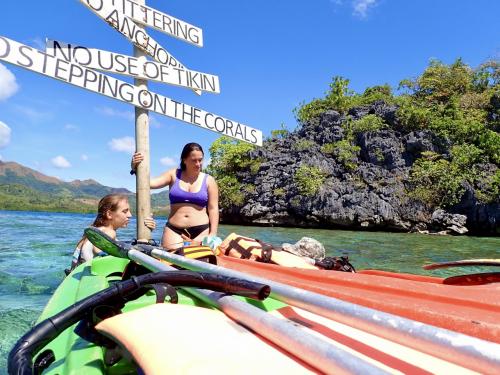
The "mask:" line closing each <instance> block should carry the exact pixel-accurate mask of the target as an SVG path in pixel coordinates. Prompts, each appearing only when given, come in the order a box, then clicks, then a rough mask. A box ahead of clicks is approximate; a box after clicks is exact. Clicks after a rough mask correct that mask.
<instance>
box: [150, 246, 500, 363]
mask: <svg viewBox="0 0 500 375" xmlns="http://www.w3.org/2000/svg"><path fill="white" fill-rule="evenodd" d="M146 249H147V251H151V255H153V256H155V257H157V258H161V259H164V260H167V261H169V262H171V263H173V264H176V265H178V266H180V267H183V268H186V269H190V270H193V271H205V272H214V273H217V274H220V275H224V276H230V277H238V278H243V279H247V280H251V281H255V282H259V283H263V284H267V285H269V286H270V287H271V297H272V298H275V299H277V300H279V301H282V302H284V303H287V304H289V305H293V306H297V307H300V308H302V309H304V310H307V311H310V312H312V313H315V314H318V315H321V316H324V317H326V318H329V319H335V320H337V321H340V322H341V323H344V324H347V325H351V326H353V325H354V326H358V327H360V326H361V327H362V328H363V329H364V330H366V331H368V332H370V333H373V334H375V335H379V336H383V337H385V338H387V339H389V340H393V341H396V342H398V343H400V344H403V345H406V346H410V347H413V348H414V349H417V350H420V351H423V352H425V353H428V354H431V355H439V356H440V357H441V358H444V359H446V360H450V361H453V359H454V358H455V357H456V356H457V354H458V355H462V356H463V355H465V356H467V357H469V358H470V359H471V361H473V362H471V363H474V364H476V368H478V369H488V368H491V366H500V345H499V344H496V343H493V342H489V341H485V340H481V339H478V338H475V337H471V336H468V335H464V334H462V333H458V332H453V331H450V330H447V329H443V328H438V327H435V326H431V325H428V324H424V323H421V322H417V321H413V320H411V319H406V318H403V317H399V316H396V315H393V314H389V313H385V312H382V311H378V310H374V309H370V308H367V307H364V306H359V305H355V304H353V303H349V302H345V301H342V300H339V299H336V298H332V297H327V296H323V295H321V294H318V293H314V292H310V291H306V290H303V289H300V288H294V287H290V286H288V285H284V284H281V283H278V282H275V281H272V280H268V279H264V278H261V277H257V276H253V275H249V274H245V273H243V272H239V271H234V270H230V269H227V268H223V267H218V266H215V265H212V264H208V263H204V262H200V261H197V260H194V259H189V258H186V257H182V256H178V255H175V254H172V253H169V252H166V251H163V250H160V249H158V248H154V247H152V246H147V247H146ZM332 272H334V271H332ZM457 343H460V345H457Z"/></svg>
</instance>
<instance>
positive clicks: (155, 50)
mask: <svg viewBox="0 0 500 375" xmlns="http://www.w3.org/2000/svg"><path fill="white" fill-rule="evenodd" d="M81 1H82V2H83V3H84V4H85V5H87V6H88V7H89V9H90V10H92V11H93V12H94V13H95V14H96V15H97V16H99V17H100V18H102V19H103V20H104V21H106V22H107V23H108V24H109V25H110V26H112V27H113V28H114V29H116V30H117V31H118V32H119V33H120V34H122V35H124V36H125V37H126V38H127V39H129V40H130V41H131V42H132V43H133V44H134V45H136V46H137V47H138V48H140V49H141V50H142V51H144V52H145V53H147V54H148V55H149V56H151V57H152V58H153V59H154V60H156V61H158V62H159V63H161V64H165V65H171V66H173V67H178V68H184V66H183V65H182V64H181V62H180V61H179V60H177V59H176V58H175V57H174V56H172V55H171V54H170V53H169V52H168V51H167V50H166V49H165V48H163V47H162V46H161V45H160V44H159V43H157V42H156V41H155V40H154V39H153V38H151V37H150V36H149V35H148V34H147V33H146V31H145V30H144V28H143V27H141V26H139V25H137V24H136V23H135V22H134V21H133V20H132V19H130V18H128V17H126V16H125V15H123V14H122V13H120V12H119V11H118V10H117V9H116V8H114V7H113V6H112V5H111V2H107V3H104V2H103V1H104V0H98V1H91V0H81ZM94 3H97V4H99V6H98V7H97V6H96V5H95V4H94Z"/></svg>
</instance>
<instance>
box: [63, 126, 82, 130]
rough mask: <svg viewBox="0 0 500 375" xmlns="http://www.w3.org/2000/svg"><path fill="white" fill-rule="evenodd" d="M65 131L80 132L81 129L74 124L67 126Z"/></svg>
mask: <svg viewBox="0 0 500 375" xmlns="http://www.w3.org/2000/svg"><path fill="white" fill-rule="evenodd" d="M64 129H65V130H70V131H78V130H80V128H79V127H78V126H76V125H74V124H66V125H64Z"/></svg>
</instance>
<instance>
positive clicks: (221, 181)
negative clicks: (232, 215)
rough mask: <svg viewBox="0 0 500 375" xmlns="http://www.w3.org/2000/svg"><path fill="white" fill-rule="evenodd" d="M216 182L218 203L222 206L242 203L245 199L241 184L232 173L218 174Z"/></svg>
mask: <svg viewBox="0 0 500 375" xmlns="http://www.w3.org/2000/svg"><path fill="white" fill-rule="evenodd" d="M217 184H218V185H219V205H220V206H221V207H222V208H232V207H233V206H241V205H243V203H244V201H245V195H244V194H243V184H242V183H241V182H239V181H238V179H237V178H236V177H235V176H234V175H226V176H220V177H219V178H218V179H217Z"/></svg>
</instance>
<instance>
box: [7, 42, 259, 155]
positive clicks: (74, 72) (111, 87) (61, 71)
mask: <svg viewBox="0 0 500 375" xmlns="http://www.w3.org/2000/svg"><path fill="white" fill-rule="evenodd" d="M0 60H3V61H6V62H8V63H11V64H14V65H18V66H20V67H23V68H25V69H28V70H31V71H34V72H37V73H40V74H43V75H46V76H49V77H52V78H56V79H58V80H61V81H63V82H66V83H69V84H72V85H75V86H78V87H81V88H84V89H87V90H90V91H93V92H96V93H99V94H101V95H105V96H108V97H110V98H114V99H117V100H120V101H123V102H125V103H129V104H133V105H135V106H137V107H141V108H144V109H146V110H150V111H153V112H156V113H159V114H162V115H165V116H168V117H172V118H175V119H177V120H180V121H184V122H187V123H190V124H193V125H196V126H199V127H201V128H204V129H207V130H211V131H213V132H216V133H219V134H221V135H227V136H229V137H232V138H236V139H239V140H241V141H244V142H248V143H251V144H255V145H258V146H261V145H262V132H261V131H260V130H258V129H254V128H251V127H249V126H246V125H243V124H240V123H239V122H236V121H232V120H229V119H226V118H224V117H222V116H218V115H216V114H214V113H211V112H207V111H204V110H203V109H199V108H196V107H193V106H190V105H188V104H183V103H180V102H177V101H175V100H172V99H170V98H167V97H165V96H162V95H159V94H156V93H153V92H150V91H148V90H144V89H140V88H139V87H136V86H133V85H131V84H129V83H127V82H123V81H120V80H118V79H116V78H113V77H110V76H107V75H104V74H102V73H99V72H96V71H95V70H92V69H88V68H85V67H83V66H80V65H78V64H74V63H71V62H68V61H66V60H64V59H59V58H57V57H54V56H49V55H47V54H46V53H44V52H42V51H38V50H36V49H34V48H32V47H30V46H27V45H24V44H21V43H18V42H16V41H14V40H11V39H8V38H5V37H2V36H0Z"/></svg>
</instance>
